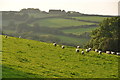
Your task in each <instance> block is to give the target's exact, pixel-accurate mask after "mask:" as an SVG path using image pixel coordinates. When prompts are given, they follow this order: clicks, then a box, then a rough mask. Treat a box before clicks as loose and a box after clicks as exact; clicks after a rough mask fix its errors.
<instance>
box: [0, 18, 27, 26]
mask: <svg viewBox="0 0 120 80" xmlns="http://www.w3.org/2000/svg"><path fill="white" fill-rule="evenodd" d="M10 22H13V23H15V24H16V25H18V24H20V23H23V22H25V21H18V20H13V19H9V20H3V21H2V26H8V24H10Z"/></svg>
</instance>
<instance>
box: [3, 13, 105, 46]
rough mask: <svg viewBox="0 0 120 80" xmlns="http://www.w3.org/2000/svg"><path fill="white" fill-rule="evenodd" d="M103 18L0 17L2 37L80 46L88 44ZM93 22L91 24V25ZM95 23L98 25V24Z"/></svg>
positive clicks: (26, 15) (21, 15)
mask: <svg viewBox="0 0 120 80" xmlns="http://www.w3.org/2000/svg"><path fill="white" fill-rule="evenodd" d="M104 18H106V17H102V16H88V15H81V14H79V15H73V14H70V13H65V14H51V13H45V12H39V13H21V12H17V13H14V14H12V13H11V12H6V13H3V21H2V26H3V28H2V29H3V33H4V34H8V35H11V36H14V37H18V36H22V37H23V38H26V39H32V40H37V41H43V42H57V43H60V44H66V45H71V46H75V45H77V44H78V45H81V47H83V44H85V43H86V42H88V41H89V40H90V36H89V32H91V31H92V30H95V29H96V28H98V27H99V25H98V24H99V22H101V21H102V20H103V19H104ZM91 20H93V21H91ZM94 21H98V22H97V23H96V22H94Z"/></svg>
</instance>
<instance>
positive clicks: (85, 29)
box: [63, 27, 97, 35]
mask: <svg viewBox="0 0 120 80" xmlns="http://www.w3.org/2000/svg"><path fill="white" fill-rule="evenodd" d="M96 28H97V27H88V28H78V29H67V30H63V32H64V33H73V34H75V35H79V34H82V33H84V32H91V31H92V30H95V29H96Z"/></svg>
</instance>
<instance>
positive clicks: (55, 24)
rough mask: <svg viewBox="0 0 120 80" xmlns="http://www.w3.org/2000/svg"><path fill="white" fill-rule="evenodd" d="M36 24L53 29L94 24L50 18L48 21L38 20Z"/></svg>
mask: <svg viewBox="0 0 120 80" xmlns="http://www.w3.org/2000/svg"><path fill="white" fill-rule="evenodd" d="M34 23H39V25H40V26H45V27H52V28H61V27H69V26H80V25H91V24H93V23H88V22H82V21H75V20H69V19H63V18H48V19H43V20H38V21H36V22H34Z"/></svg>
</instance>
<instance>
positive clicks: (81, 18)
mask: <svg viewBox="0 0 120 80" xmlns="http://www.w3.org/2000/svg"><path fill="white" fill-rule="evenodd" d="M72 18H76V19H80V20H89V21H97V22H101V21H103V20H104V19H105V18H107V17H98V16H81V17H72Z"/></svg>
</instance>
